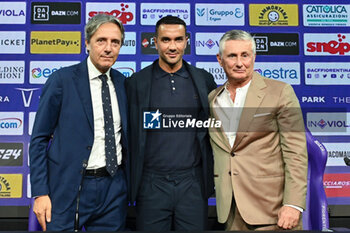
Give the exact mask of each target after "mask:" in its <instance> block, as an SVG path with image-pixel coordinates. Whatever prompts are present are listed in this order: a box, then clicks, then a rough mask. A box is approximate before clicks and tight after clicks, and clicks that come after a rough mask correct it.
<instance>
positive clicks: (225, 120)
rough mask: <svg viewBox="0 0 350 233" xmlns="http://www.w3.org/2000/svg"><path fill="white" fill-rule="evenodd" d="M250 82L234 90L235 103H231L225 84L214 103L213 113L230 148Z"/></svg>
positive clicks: (233, 141) (234, 138) (234, 137)
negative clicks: (216, 116) (220, 123)
mask: <svg viewBox="0 0 350 233" xmlns="http://www.w3.org/2000/svg"><path fill="white" fill-rule="evenodd" d="M251 82H252V81H249V83H247V84H246V85H245V86H243V87H240V88H237V89H236V96H235V102H233V101H232V99H231V94H230V92H229V90H228V89H227V85H226V84H225V88H224V90H223V92H221V93H220V94H219V95H218V96H217V98H216V101H215V102H214V107H215V111H216V113H217V114H218V116H219V119H220V120H221V122H222V127H223V129H224V132H225V134H226V136H227V139H228V141H229V143H230V146H231V147H232V146H233V144H234V143H235V140H236V134H237V129H238V125H239V120H240V119H241V114H242V109H243V107H244V102H245V99H246V96H247V93H248V88H249V86H250V83H251ZM227 84H228V82H227Z"/></svg>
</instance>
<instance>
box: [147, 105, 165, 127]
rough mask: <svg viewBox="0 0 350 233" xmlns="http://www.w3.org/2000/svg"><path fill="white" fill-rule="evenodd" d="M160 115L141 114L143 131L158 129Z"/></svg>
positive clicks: (157, 112) (153, 113)
mask: <svg viewBox="0 0 350 233" xmlns="http://www.w3.org/2000/svg"><path fill="white" fill-rule="evenodd" d="M161 115H162V113H160V112H159V109H157V111H153V112H144V113H143V128H144V129H160V122H161Z"/></svg>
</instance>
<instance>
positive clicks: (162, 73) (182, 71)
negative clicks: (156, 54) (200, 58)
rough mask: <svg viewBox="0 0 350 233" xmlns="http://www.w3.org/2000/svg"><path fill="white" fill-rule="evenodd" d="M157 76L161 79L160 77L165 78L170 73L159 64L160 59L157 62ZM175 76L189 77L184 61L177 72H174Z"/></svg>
mask: <svg viewBox="0 0 350 233" xmlns="http://www.w3.org/2000/svg"><path fill="white" fill-rule="evenodd" d="M155 71H156V72H155V78H156V79H160V78H164V77H167V76H168V75H169V74H170V73H168V72H166V71H164V70H163V69H162V68H161V67H160V66H159V60H158V62H156V66H155ZM173 74H174V75H175V76H178V77H182V78H188V77H189V74H188V72H187V70H186V67H185V65H184V63H182V66H181V68H180V69H179V70H178V71H176V72H175V73H173Z"/></svg>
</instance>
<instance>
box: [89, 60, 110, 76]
mask: <svg viewBox="0 0 350 233" xmlns="http://www.w3.org/2000/svg"><path fill="white" fill-rule="evenodd" d="M87 67H88V73H89V79H90V80H92V79H95V78H98V76H100V75H101V74H103V73H101V72H100V71H99V70H98V69H97V68H96V66H95V65H94V64H93V63H92V61H91V58H90V56H89V57H88V59H87ZM110 71H111V68H109V69H108V70H107V72H106V73H105V74H106V75H107V79H109V78H110V77H111V76H110Z"/></svg>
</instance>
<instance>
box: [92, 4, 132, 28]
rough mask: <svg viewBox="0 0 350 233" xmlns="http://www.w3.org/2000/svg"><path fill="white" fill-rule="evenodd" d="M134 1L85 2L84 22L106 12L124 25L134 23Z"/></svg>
mask: <svg viewBox="0 0 350 233" xmlns="http://www.w3.org/2000/svg"><path fill="white" fill-rule="evenodd" d="M135 6H136V4H135V3H110V2H108V3H107V2H106V3H101V2H88V3H86V22H88V21H89V20H90V19H91V18H92V17H94V16H95V15H97V14H108V15H113V16H115V17H116V18H118V19H119V20H120V21H121V22H122V23H123V24H124V25H125V24H127V25H135V12H136V11H135Z"/></svg>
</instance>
